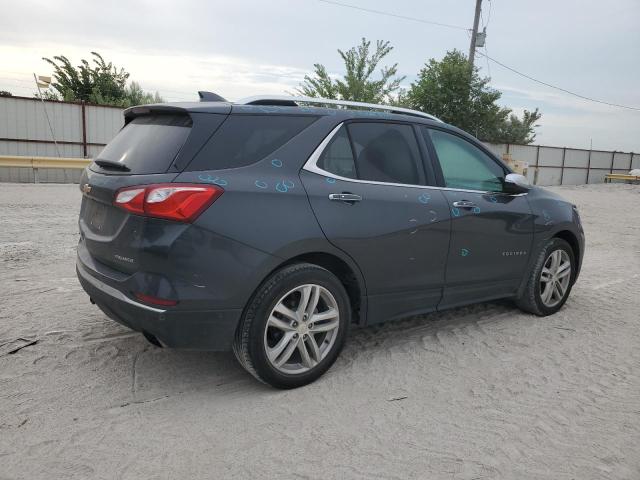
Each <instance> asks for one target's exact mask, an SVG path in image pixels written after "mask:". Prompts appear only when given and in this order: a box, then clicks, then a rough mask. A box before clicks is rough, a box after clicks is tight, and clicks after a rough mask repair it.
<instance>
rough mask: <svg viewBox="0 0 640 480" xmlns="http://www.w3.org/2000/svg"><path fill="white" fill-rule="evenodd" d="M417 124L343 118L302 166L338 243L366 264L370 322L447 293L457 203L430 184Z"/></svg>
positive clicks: (419, 307) (317, 209)
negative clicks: (452, 217) (451, 208)
mask: <svg viewBox="0 0 640 480" xmlns="http://www.w3.org/2000/svg"><path fill="white" fill-rule="evenodd" d="M418 135H419V131H418V130H417V127H414V126H413V125H411V124H406V123H391V122H376V121H369V122H365V121H358V122H352V123H347V124H342V125H339V126H338V127H336V128H335V129H334V130H333V132H332V133H331V134H330V135H329V136H328V137H327V139H325V141H324V142H323V144H321V145H320V147H319V148H318V150H317V151H316V152H315V153H314V155H312V157H311V158H310V159H309V162H307V165H306V166H305V168H304V169H303V170H302V172H301V179H302V182H303V184H304V187H305V189H306V190H307V193H308V195H309V199H310V201H311V206H312V208H313V211H314V213H315V215H316V217H317V219H318V222H319V223H320V226H321V227H322V229H323V231H324V233H325V235H326V236H327V238H328V239H329V241H330V242H331V243H333V244H334V245H335V246H336V247H338V248H340V249H341V250H343V251H344V252H346V253H347V254H348V255H350V256H351V257H352V258H353V259H354V260H355V262H356V263H357V264H358V266H359V267H360V269H361V271H362V273H363V275H364V278H365V282H366V288H367V296H368V299H367V305H368V309H367V310H368V311H367V318H368V322H369V323H376V322H380V321H385V320H390V319H393V318H396V317H400V316H403V315H407V314H411V313H417V312H425V311H429V310H434V309H435V308H436V306H437V304H438V302H439V301H440V297H441V295H442V286H443V283H444V272H445V261H446V256H447V250H448V246H449V229H450V225H449V221H450V219H449V207H448V205H447V200H446V198H445V196H444V195H443V193H442V191H440V190H439V189H433V188H424V187H425V185H427V184H428V183H430V182H431V181H432V179H431V177H432V176H433V175H432V174H429V172H425V170H424V168H423V163H422V161H421V156H422V155H421V154H422V153H425V152H424V151H423V149H422V147H420V145H423V144H422V143H420V142H419V141H418V140H419V138H418Z"/></svg>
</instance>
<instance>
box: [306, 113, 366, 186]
mask: <svg viewBox="0 0 640 480" xmlns="http://www.w3.org/2000/svg"><path fill="white" fill-rule="evenodd" d="M316 165H317V166H318V167H319V168H321V169H322V170H325V171H327V172H330V173H333V174H334V175H339V176H341V177H346V178H358V177H357V174H356V163H355V161H354V160H353V151H352V150H351V142H350V141H349V135H348V133H347V129H346V127H345V126H344V125H343V126H342V127H340V130H338V133H336V134H335V135H334V137H333V138H332V139H331V142H330V143H329V145H327V148H325V150H324V152H322V155H320V158H319V159H318V162H317V163H316Z"/></svg>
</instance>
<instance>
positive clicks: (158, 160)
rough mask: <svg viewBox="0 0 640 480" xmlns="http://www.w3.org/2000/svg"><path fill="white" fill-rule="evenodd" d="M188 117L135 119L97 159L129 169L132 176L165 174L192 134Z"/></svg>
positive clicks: (144, 116)
mask: <svg viewBox="0 0 640 480" xmlns="http://www.w3.org/2000/svg"><path fill="white" fill-rule="evenodd" d="M191 126H192V122H191V117H189V116H188V115H143V116H140V117H136V118H134V119H133V120H132V121H131V122H129V123H128V124H127V125H126V126H125V127H124V128H123V129H122V130H120V132H119V133H118V134H117V135H116V136H115V137H114V139H113V140H111V142H109V144H108V145H107V146H106V147H105V148H104V149H103V150H102V152H100V154H99V155H98V156H97V157H96V160H108V161H109V162H117V163H120V164H122V165H124V166H126V167H127V168H128V169H129V171H128V172H127V173H130V174H151V173H164V172H166V171H167V170H168V169H169V167H170V166H171V163H172V162H173V160H174V159H175V158H176V155H177V154H178V152H179V151H180V149H181V148H182V146H183V145H184V144H185V142H186V141H187V137H188V136H189V133H190V132H191Z"/></svg>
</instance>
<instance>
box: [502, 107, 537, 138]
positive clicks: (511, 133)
mask: <svg viewBox="0 0 640 480" xmlns="http://www.w3.org/2000/svg"><path fill="white" fill-rule="evenodd" d="M540 117H542V114H541V113H540V112H538V109H537V108H536V109H535V110H534V111H533V112H530V111H529V110H525V111H524V112H523V114H522V119H520V118H518V117H517V116H516V115H514V114H511V115H510V116H509V119H508V120H507V121H505V122H504V124H503V125H502V126H501V127H502V128H501V130H500V133H499V135H498V138H499V139H500V143H517V144H523V145H527V144H529V143H533V141H534V140H535V138H536V134H535V131H534V129H535V127H538V126H539V125H538V124H537V123H536V122H537V121H538V120H540Z"/></svg>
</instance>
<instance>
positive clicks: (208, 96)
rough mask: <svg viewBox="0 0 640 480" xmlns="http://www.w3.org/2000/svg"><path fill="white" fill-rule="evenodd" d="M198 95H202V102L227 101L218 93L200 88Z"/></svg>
mask: <svg viewBox="0 0 640 480" xmlns="http://www.w3.org/2000/svg"><path fill="white" fill-rule="evenodd" d="M198 96H199V97H200V101H201V102H226V101H227V100H225V99H224V98H222V97H221V96H220V95H218V94H216V93H213V92H205V91H203V90H200V91H199V92H198Z"/></svg>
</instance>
